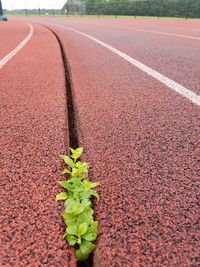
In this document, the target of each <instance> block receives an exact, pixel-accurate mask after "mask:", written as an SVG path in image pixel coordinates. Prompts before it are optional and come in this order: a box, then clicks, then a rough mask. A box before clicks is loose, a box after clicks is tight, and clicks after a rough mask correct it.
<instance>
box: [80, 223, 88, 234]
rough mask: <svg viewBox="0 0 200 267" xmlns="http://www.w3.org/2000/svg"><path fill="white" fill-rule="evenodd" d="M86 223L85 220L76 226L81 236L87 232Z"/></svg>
mask: <svg viewBox="0 0 200 267" xmlns="http://www.w3.org/2000/svg"><path fill="white" fill-rule="evenodd" d="M87 229H88V224H87V223H86V222H84V223H82V224H80V225H79V227H78V236H82V235H84V234H85V233H86V232H87Z"/></svg>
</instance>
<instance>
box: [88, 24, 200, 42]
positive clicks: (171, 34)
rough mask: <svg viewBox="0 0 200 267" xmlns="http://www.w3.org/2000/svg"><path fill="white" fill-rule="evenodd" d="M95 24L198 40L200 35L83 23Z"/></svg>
mask: <svg viewBox="0 0 200 267" xmlns="http://www.w3.org/2000/svg"><path fill="white" fill-rule="evenodd" d="M87 24H88V25H96V26H99V27H102V26H103V27H104V28H113V29H116V30H127V31H132V30H135V31H141V32H150V33H155V34H160V35H167V36H172V37H180V38H187V39H194V40H198V41H200V37H194V36H188V35H182V34H178V33H169V32H160V31H152V30H147V29H140V28H137V27H130V28H129V27H126V26H121V27H115V26H111V27H109V25H107V24H97V23H88V22H87V23H86V24H85V25H87Z"/></svg>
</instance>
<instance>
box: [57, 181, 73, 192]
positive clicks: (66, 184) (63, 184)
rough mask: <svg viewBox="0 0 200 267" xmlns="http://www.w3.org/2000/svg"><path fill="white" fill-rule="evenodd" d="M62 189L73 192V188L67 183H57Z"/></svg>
mask: <svg viewBox="0 0 200 267" xmlns="http://www.w3.org/2000/svg"><path fill="white" fill-rule="evenodd" d="M58 183H59V184H60V185H61V186H62V187H63V188H65V189H67V190H69V191H72V190H73V186H72V185H71V184H70V183H69V182H68V181H59V182H58Z"/></svg>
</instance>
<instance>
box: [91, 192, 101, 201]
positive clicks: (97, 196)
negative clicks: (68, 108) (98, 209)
mask: <svg viewBox="0 0 200 267" xmlns="http://www.w3.org/2000/svg"><path fill="white" fill-rule="evenodd" d="M91 195H92V196H94V197H96V199H97V201H99V199H100V196H99V194H98V193H97V192H96V191H94V190H91Z"/></svg>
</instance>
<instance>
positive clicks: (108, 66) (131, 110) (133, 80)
mask: <svg viewBox="0 0 200 267" xmlns="http://www.w3.org/2000/svg"><path fill="white" fill-rule="evenodd" d="M34 20H36V21H38V22H39V21H40V22H42V21H50V22H53V23H60V24H61V25H67V26H70V27H72V28H75V29H78V30H81V31H83V32H85V33H88V34H90V35H92V36H94V37H97V38H99V39H100V40H103V41H105V42H106V43H108V44H110V45H113V46H114V47H116V48H120V49H121V50H122V51H124V52H126V53H128V54H129V55H131V56H133V57H134V58H136V59H138V60H141V62H142V63H145V64H147V65H148V66H149V67H152V68H155V69H156V70H158V71H162V74H164V75H168V76H169V78H173V79H175V81H178V82H180V83H181V84H182V85H189V88H190V89H191V90H194V91H196V92H199V91H200V88H199V76H198V73H199V60H198V58H199V52H200V46H199V41H195V40H187V41H186V39H183V38H182V39H180V38H176V37H173V38H169V37H164V36H161V35H154V34H150V33H148V34H147V33H144V32H138V31H130V30H128V32H126V31H125V30H123V31H122V30H116V29H115V30H114V29H113V24H114V22H115V23H118V26H119V27H121V26H122V25H124V24H126V27H127V25H129V26H132V24H134V22H133V21H129V20H119V21H118V20H104V21H103V20H100V22H102V23H105V24H106V25H107V24H108V26H109V27H102V28H101V27H97V26H95V25H92V24H94V23H96V22H97V20H91V19H90V20H80V19H79V20H72V19H70V20H67V19H50V18H49V19H48V18H45V19H44V18H43V19H39V18H34ZM88 22H89V23H90V25H89V23H88ZM140 23H141V27H146V26H147V25H146V24H147V23H148V27H149V28H151V30H153V29H154V30H158V28H159V29H160V28H161V27H162V31H165V30H166V31H167V30H168V32H169V29H170V27H171V32H172V33H179V34H184V32H185V33H186V31H187V34H190V35H191V32H193V35H195V34H196V33H195V30H197V35H198V29H197V28H195V27H197V26H198V25H199V21H192V22H190V21H187V25H186V22H184V21H177V22H176V21H173V22H171V21H170V22H169V21H161V22H159V21H158V22H155V21H150V20H148V22H144V21H139V20H137V24H140ZM159 23H160V24H159ZM159 25H160V26H159ZM195 25H196V26H195ZM174 27H175V28H176V29H175V28H174ZM52 29H53V30H54V31H55V32H56V33H57V34H58V35H59V37H60V39H61V40H62V42H63V45H64V48H65V51H66V55H67V57H68V61H69V64H70V71H71V75H72V84H73V95H74V99H75V106H76V112H77V118H78V131H79V140H80V145H83V146H84V147H85V149H86V155H85V157H86V159H87V161H88V162H90V163H91V165H92V167H93V168H92V173H91V176H90V177H91V179H92V180H95V181H100V182H101V183H102V186H101V188H99V192H100V194H101V201H100V203H99V204H98V205H96V206H95V210H96V218H97V219H98V220H99V222H100V225H99V232H100V233H99V238H98V242H97V250H96V251H95V254H94V266H103V267H104V266H105V267H110V266H120V267H121V266H128V267H129V266H198V265H199V264H200V259H199V238H200V234H199V214H198V205H199V186H200V184H199V176H200V141H199V134H200V113H199V111H200V108H199V107H198V106H196V105H194V104H193V103H192V102H190V101H189V100H187V99H185V98H183V97H182V96H180V95H178V94H177V93H175V92H173V91H171V90H169V89H168V88H167V87H166V86H164V85H162V84H161V83H160V82H158V81H156V80H155V79H153V78H151V77H149V76H148V75H146V74H144V73H143V72H142V71H140V70H138V69H137V68H135V67H134V66H132V65H130V64H128V63H127V62H126V61H124V60H122V59H121V58H120V57H118V56H116V55H114V54H112V53H111V52H109V51H108V50H106V49H105V48H102V47H101V46H99V45H97V44H95V43H94V42H92V41H91V40H89V39H87V38H85V37H83V36H80V35H78V34H76V33H72V32H71V31H68V30H65V29H63V28H62V29H61V28H57V27H52ZM174 55H175V56H174ZM184 62H185V64H183V63H184Z"/></svg>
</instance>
